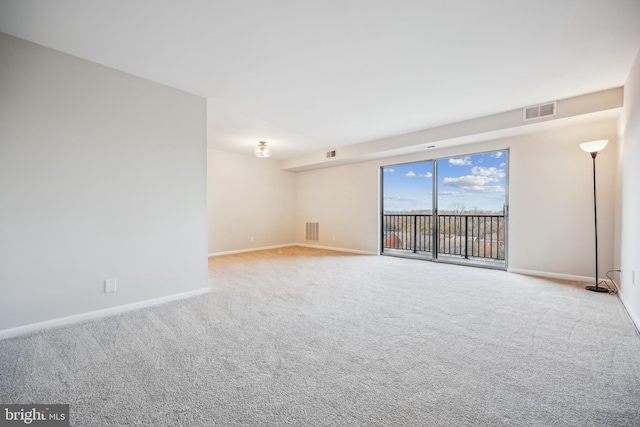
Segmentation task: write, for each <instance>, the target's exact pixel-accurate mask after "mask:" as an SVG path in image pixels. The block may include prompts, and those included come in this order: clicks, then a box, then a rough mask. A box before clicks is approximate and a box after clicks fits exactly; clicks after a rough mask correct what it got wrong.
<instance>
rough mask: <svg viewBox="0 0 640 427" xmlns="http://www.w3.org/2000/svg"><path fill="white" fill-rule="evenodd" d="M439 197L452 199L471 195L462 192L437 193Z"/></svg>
mask: <svg viewBox="0 0 640 427" xmlns="http://www.w3.org/2000/svg"><path fill="white" fill-rule="evenodd" d="M438 194H439V195H441V196H452V197H469V196H471V195H472V194H471V193H467V192H462V191H439V192H438Z"/></svg>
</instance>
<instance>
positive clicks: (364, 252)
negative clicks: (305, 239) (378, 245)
mask: <svg viewBox="0 0 640 427" xmlns="http://www.w3.org/2000/svg"><path fill="white" fill-rule="evenodd" d="M296 246H302V247H303V248H314V249H326V250H328V251H337V252H349V253H352V254H359V255H380V254H378V253H377V252H369V251H360V250H357V249H346V248H336V247H333V246H318V245H309V244H306V243H297V244H296Z"/></svg>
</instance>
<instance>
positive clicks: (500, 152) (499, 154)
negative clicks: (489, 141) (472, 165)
mask: <svg viewBox="0 0 640 427" xmlns="http://www.w3.org/2000/svg"><path fill="white" fill-rule="evenodd" d="M503 154H504V152H502V151H497V152H495V153H493V156H492V157H494V158H496V159H499V158H500V157H502V155H503Z"/></svg>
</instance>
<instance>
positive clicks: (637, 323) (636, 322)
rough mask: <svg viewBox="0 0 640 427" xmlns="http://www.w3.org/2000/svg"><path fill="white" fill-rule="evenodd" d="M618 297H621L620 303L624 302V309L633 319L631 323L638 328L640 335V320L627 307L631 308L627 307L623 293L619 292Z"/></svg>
mask: <svg viewBox="0 0 640 427" xmlns="http://www.w3.org/2000/svg"><path fill="white" fill-rule="evenodd" d="M618 296H619V297H620V302H622V306H623V307H624V309H625V311H626V312H627V314H628V315H629V318H630V319H631V321H632V322H633V324H634V325H635V326H636V329H637V330H638V333H639V334H640V318H638V317H637V316H636V315H635V314H634V313H632V312H631V311H630V310H629V309H628V308H627V307H629V306H628V305H627V303H626V302H625V301H626V297H625V294H624V293H622V292H618Z"/></svg>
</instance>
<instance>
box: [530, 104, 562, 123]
mask: <svg viewBox="0 0 640 427" xmlns="http://www.w3.org/2000/svg"><path fill="white" fill-rule="evenodd" d="M556 107H557V103H556V102H555V101H554V102H547V103H546V104H540V105H534V106H532V107H525V108H523V109H522V120H524V121H525V122H526V121H528V120H535V119H541V118H543V117H551V116H555V115H556Z"/></svg>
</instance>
